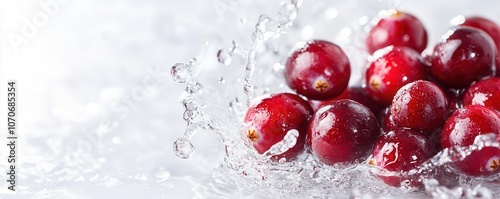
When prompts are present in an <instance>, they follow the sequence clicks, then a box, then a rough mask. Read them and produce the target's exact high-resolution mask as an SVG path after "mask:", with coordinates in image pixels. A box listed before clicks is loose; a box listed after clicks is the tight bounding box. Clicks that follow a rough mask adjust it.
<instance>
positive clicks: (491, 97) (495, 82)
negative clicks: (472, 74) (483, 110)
mask: <svg viewBox="0 0 500 199" xmlns="http://www.w3.org/2000/svg"><path fill="white" fill-rule="evenodd" d="M462 103H463V105H464V106H468V105H483V106H488V107H491V108H494V109H496V110H497V111H500V78H498V77H492V78H488V79H485V80H480V81H478V82H476V83H474V84H472V85H471V86H469V88H467V91H465V93H464V96H463V100H462Z"/></svg>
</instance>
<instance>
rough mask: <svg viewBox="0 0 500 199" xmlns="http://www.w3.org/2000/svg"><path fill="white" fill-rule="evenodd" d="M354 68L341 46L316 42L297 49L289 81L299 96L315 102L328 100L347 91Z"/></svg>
mask: <svg viewBox="0 0 500 199" xmlns="http://www.w3.org/2000/svg"><path fill="white" fill-rule="evenodd" d="M350 76H351V66H350V63H349V59H348V58H347V55H346V54H345V53H344V51H342V49H340V47H339V46H337V45H335V44H333V43H330V42H328V41H323V40H312V41H309V42H307V43H306V44H305V45H304V46H302V47H301V48H298V49H296V50H295V51H294V52H293V53H292V54H291V55H290V57H288V60H287V61H286V66H285V80H286V82H287V84H288V86H289V87H290V88H291V89H293V90H295V91H297V93H299V94H301V95H304V96H306V97H307V98H309V99H313V100H327V99H331V98H333V97H336V96H338V95H339V94H340V93H342V91H344V90H345V89H346V88H347V85H348V83H349V78H350Z"/></svg>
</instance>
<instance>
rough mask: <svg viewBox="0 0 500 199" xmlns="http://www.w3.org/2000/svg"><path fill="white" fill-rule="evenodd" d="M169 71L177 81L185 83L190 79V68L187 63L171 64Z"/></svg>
mask: <svg viewBox="0 0 500 199" xmlns="http://www.w3.org/2000/svg"><path fill="white" fill-rule="evenodd" d="M170 73H171V75H172V77H173V79H174V81H175V82H177V83H186V82H187V81H189V79H191V70H190V68H189V66H188V65H186V64H183V63H177V64H174V66H172V69H171V70H170Z"/></svg>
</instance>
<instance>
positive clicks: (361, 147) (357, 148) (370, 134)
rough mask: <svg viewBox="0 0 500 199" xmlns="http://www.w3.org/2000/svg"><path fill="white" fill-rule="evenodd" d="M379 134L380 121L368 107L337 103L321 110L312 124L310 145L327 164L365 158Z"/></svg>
mask: <svg viewBox="0 0 500 199" xmlns="http://www.w3.org/2000/svg"><path fill="white" fill-rule="evenodd" d="M379 135H380V130H379V125H378V122H377V118H376V117H375V115H373V113H372V112H371V111H370V109H368V108H367V107H366V106H363V105H362V104H360V103H358V102H355V101H352V100H346V99H344V100H338V101H334V102H332V103H330V104H329V105H326V106H324V107H322V108H320V109H319V110H318V111H317V112H316V113H315V114H314V116H313V118H312V119H311V122H310V123H309V130H308V133H307V136H308V138H307V143H308V144H309V145H310V147H311V150H312V152H313V154H314V155H316V157H318V159H319V160H321V161H323V162H324V163H325V164H328V165H332V164H335V163H352V162H355V161H356V160H359V159H363V158H366V157H367V156H368V155H369V152H370V150H371V148H372V146H373V143H374V142H375V139H376V138H377V137H378V136H379Z"/></svg>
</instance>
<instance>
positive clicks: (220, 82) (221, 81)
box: [217, 77, 226, 84]
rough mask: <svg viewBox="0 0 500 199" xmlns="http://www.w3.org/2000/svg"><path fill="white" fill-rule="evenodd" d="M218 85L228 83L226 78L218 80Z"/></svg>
mask: <svg viewBox="0 0 500 199" xmlns="http://www.w3.org/2000/svg"><path fill="white" fill-rule="evenodd" d="M217 83H219V84H224V83H226V80H225V79H224V77H219V79H217Z"/></svg>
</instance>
